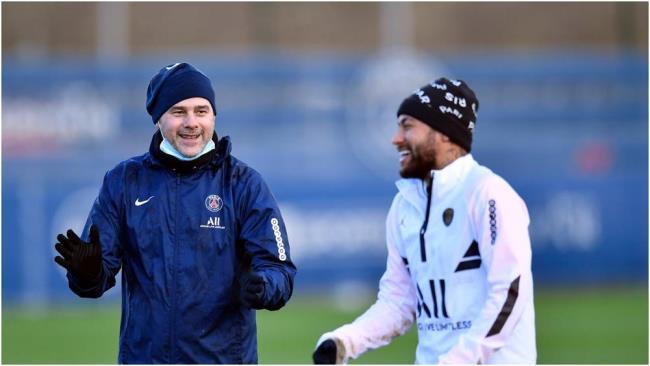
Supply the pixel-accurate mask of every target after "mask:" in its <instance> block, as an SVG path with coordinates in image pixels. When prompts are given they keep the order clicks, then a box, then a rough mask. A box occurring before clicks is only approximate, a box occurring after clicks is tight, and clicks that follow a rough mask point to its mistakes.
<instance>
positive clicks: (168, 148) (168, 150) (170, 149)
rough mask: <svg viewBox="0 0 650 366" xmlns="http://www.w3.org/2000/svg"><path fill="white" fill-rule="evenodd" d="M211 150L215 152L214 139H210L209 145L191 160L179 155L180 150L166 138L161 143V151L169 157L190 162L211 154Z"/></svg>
mask: <svg viewBox="0 0 650 366" xmlns="http://www.w3.org/2000/svg"><path fill="white" fill-rule="evenodd" d="M210 150H214V141H212V139H210V141H208V143H207V144H205V146H204V147H203V150H201V152H200V153H198V154H196V155H195V156H192V157H191V158H188V157H186V156H183V154H181V153H179V152H178V150H176V149H175V148H174V146H172V144H171V143H170V142H169V141H168V140H167V139H166V138H165V136H163V141H162V142H161V143H160V151H162V152H164V153H165V154H167V155H171V156H173V157H175V158H176V159H178V160H183V161H190V160H194V159H197V158H198V157H200V156H201V155H204V154H206V153H208V152H210Z"/></svg>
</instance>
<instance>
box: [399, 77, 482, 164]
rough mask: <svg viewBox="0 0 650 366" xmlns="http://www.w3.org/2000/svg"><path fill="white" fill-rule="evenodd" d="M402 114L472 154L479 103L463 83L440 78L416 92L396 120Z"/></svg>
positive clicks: (407, 99)
mask: <svg viewBox="0 0 650 366" xmlns="http://www.w3.org/2000/svg"><path fill="white" fill-rule="evenodd" d="M401 114H407V115H409V116H411V117H415V118H417V119H419V120H420V121H422V122H424V123H426V124H427V125H429V126H430V127H431V128H433V129H434V130H436V131H439V132H441V133H443V134H445V135H446V136H447V137H449V139H450V140H451V141H453V142H454V143H456V144H458V145H459V146H460V147H462V148H464V149H465V150H466V151H467V152H470V151H471V149H472V132H473V131H474V125H475V124H476V117H477V115H478V99H476V95H475V94H474V92H473V91H472V89H470V88H469V86H468V85H467V84H466V83H465V82H464V81H462V80H450V79H447V78H440V79H438V80H436V81H434V82H432V83H430V84H427V85H425V86H423V87H421V88H420V89H417V90H416V91H415V92H413V94H412V95H410V96H409V97H407V98H406V99H404V101H403V102H402V104H401V105H400V106H399V108H398V110H397V116H398V117H399V116H400V115H401Z"/></svg>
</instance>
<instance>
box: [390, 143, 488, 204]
mask: <svg viewBox="0 0 650 366" xmlns="http://www.w3.org/2000/svg"><path fill="white" fill-rule="evenodd" d="M476 165H478V163H477V162H476V161H475V160H474V158H473V157H472V154H467V155H465V156H463V157H460V158H458V159H456V160H454V162H452V163H451V164H449V165H447V166H446V167H444V168H443V169H440V170H432V171H431V175H432V177H433V190H432V195H433V198H434V199H435V198H437V197H442V196H443V195H445V194H446V193H447V192H449V191H450V190H452V189H453V188H454V187H457V186H458V185H459V184H460V183H461V182H462V181H463V180H464V179H465V178H466V177H467V175H468V174H469V172H470V171H471V169H472V168H473V167H474V166H476ZM395 185H396V186H397V189H398V190H399V192H400V194H402V195H403V196H404V198H405V199H406V200H407V201H409V202H411V204H413V205H414V206H416V207H419V206H421V205H422V201H424V204H425V205H426V202H427V191H426V187H425V185H424V181H423V180H422V179H413V178H410V179H400V180H398V181H397V182H395Z"/></svg>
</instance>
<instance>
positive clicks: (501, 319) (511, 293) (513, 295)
mask: <svg viewBox="0 0 650 366" xmlns="http://www.w3.org/2000/svg"><path fill="white" fill-rule="evenodd" d="M520 278H521V276H517V278H515V279H514V280H513V281H512V282H511V283H510V288H509V289H508V297H507V298H506V301H505V302H504V303H503V307H502V308H501V312H499V316H497V320H496V321H495V322H494V324H492V328H490V331H489V332H488V334H487V335H486V336H485V337H486V338H487V337H490V336H493V335H495V334H499V332H501V329H503V326H504V325H505V324H506V321H507V320H508V317H510V314H511V313H512V308H514V306H515V302H516V301H517V296H518V295H519V279H520Z"/></svg>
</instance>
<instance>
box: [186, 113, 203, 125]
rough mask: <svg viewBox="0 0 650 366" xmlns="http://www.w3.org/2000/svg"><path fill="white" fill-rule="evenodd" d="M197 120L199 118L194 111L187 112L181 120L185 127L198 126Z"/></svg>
mask: <svg viewBox="0 0 650 366" xmlns="http://www.w3.org/2000/svg"><path fill="white" fill-rule="evenodd" d="M198 121H199V119H198V117H197V116H196V115H195V114H194V113H188V114H187V116H186V117H185V119H184V120H183V126H184V127H186V128H197V127H199V122H198Z"/></svg>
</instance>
